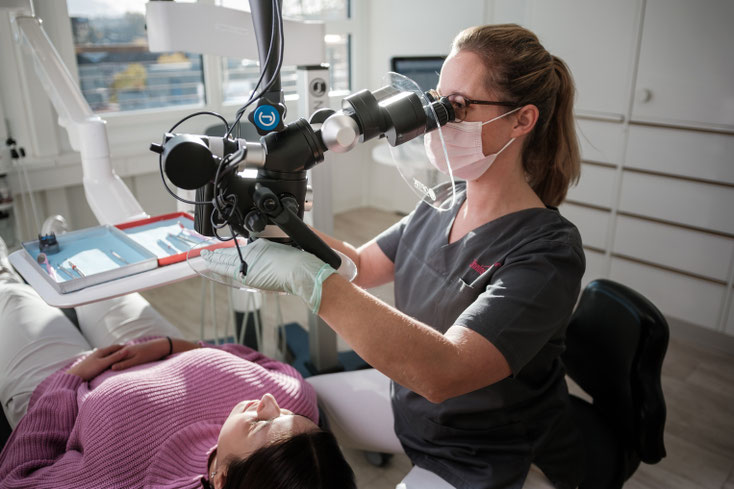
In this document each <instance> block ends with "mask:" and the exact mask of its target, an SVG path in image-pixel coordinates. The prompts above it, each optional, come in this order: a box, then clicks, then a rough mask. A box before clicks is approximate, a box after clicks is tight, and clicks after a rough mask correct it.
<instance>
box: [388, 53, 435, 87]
mask: <svg viewBox="0 0 734 489" xmlns="http://www.w3.org/2000/svg"><path fill="white" fill-rule="evenodd" d="M444 59H446V57H445V56H396V57H394V58H392V60H391V67H392V71H394V72H395V73H400V74H401V75H405V76H407V77H408V78H410V79H411V80H413V81H414V82H416V83H417V84H418V86H419V87H421V90H423V91H424V92H425V91H426V90H430V89H431V88H436V85H438V74H439V73H440V72H441V66H443V61H444Z"/></svg>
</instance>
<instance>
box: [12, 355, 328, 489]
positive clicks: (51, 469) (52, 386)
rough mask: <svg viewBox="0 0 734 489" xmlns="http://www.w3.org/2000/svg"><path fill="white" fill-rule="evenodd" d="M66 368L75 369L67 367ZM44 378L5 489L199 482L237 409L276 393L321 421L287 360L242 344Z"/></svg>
mask: <svg viewBox="0 0 734 489" xmlns="http://www.w3.org/2000/svg"><path fill="white" fill-rule="evenodd" d="M67 368H68V367H67ZM65 370H66V368H64V369H61V370H59V371H58V372H56V373H55V374H53V375H51V376H49V377H48V378H47V379H46V380H44V381H43V382H42V383H41V384H40V385H39V386H38V387H37V388H36V390H35V391H34V393H33V396H32V398H31V401H30V406H29V408H28V413H27V414H26V415H25V416H24V417H23V418H22V419H21V421H20V423H19V424H18V426H17V427H16V429H15V431H13V434H12V435H11V437H10V439H9V440H8V443H7V444H6V446H5V448H4V450H3V451H2V453H0V488H3V489H4V488H17V487H27V488H53V489H63V488H70V489H71V488H74V489H83V488H94V489H103V488H133V487H142V488H196V487H201V478H202V476H203V475H204V474H205V473H206V471H207V458H208V455H209V454H210V453H211V451H212V450H213V449H214V447H215V445H216V443H217V437H218V436H219V429H220V427H221V425H222V423H223V422H224V420H225V419H226V417H227V415H229V413H230V411H231V410H232V407H234V405H235V404H237V403H238V402H240V401H242V400H246V399H259V398H260V397H261V396H262V395H263V394H265V393H267V392H270V393H272V394H273V395H274V396H275V398H276V399H277V400H278V403H279V404H280V405H281V407H283V408H286V409H290V410H291V411H293V412H295V413H298V414H302V415H304V416H307V417H309V418H311V419H312V420H314V421H317V416H318V411H317V408H316V395H315V393H314V391H313V389H312V387H311V386H310V385H309V384H308V383H306V382H304V381H303V379H302V378H301V376H300V375H299V374H298V372H296V370H295V369H293V368H292V367H290V366H289V365H285V364H282V363H280V362H277V361H275V360H271V359H269V358H267V357H265V356H263V355H261V354H259V353H258V352H256V351H253V350H250V349H249V348H246V347H243V346H238V345H224V346H221V347H210V348H200V349H196V350H191V351H187V352H183V353H178V354H175V355H172V356H171V357H168V358H167V359H165V360H161V361H158V362H152V363H147V364H145V365H140V366H138V367H134V368H131V369H128V370H123V371H121V372H112V371H109V370H108V371H106V372H104V373H103V374H101V375H99V376H98V377H96V378H94V379H93V380H92V381H90V382H84V381H83V380H82V379H81V378H79V377H77V376H75V375H70V374H67V373H65Z"/></svg>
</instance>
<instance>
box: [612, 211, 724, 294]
mask: <svg viewBox="0 0 734 489" xmlns="http://www.w3.org/2000/svg"><path fill="white" fill-rule="evenodd" d="M612 252H613V253H614V254H615V255H622V256H628V257H634V258H636V259H639V260H644V261H646V262H648V263H653V264H657V265H660V266H662V267H667V268H671V269H674V270H680V271H681V272H684V273H690V274H695V275H698V276H701V277H705V278H710V279H712V280H718V281H721V282H723V283H726V281H727V279H728V278H729V266H728V261H727V260H726V258H727V257H731V256H734V239H732V238H726V237H724V236H719V235H716V234H710V233H701V232H698V231H693V230H691V229H686V228H682V227H679V226H670V225H667V224H661V223H658V222H652V221H648V220H645V219H639V218H635V217H628V216H618V217H617V222H616V231H615V234H614V244H613V247H612Z"/></svg>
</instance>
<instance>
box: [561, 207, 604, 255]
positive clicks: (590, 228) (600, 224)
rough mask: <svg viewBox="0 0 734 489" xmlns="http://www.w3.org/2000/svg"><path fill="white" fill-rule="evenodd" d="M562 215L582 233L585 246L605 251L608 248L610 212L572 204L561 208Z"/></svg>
mask: <svg viewBox="0 0 734 489" xmlns="http://www.w3.org/2000/svg"><path fill="white" fill-rule="evenodd" d="M559 210H560V211H561V214H562V215H563V216H564V217H565V218H566V219H568V220H569V221H571V222H572V223H574V224H575V225H576V227H577V228H578V229H579V233H581V241H582V242H583V243H584V246H590V247H593V248H596V249H601V250H603V249H604V248H605V247H606V246H607V232H608V231H609V219H610V217H611V214H610V213H609V212H608V211H603V210H599V209H593V208H590V207H585V206H581V205H576V204H572V203H569V202H567V203H565V204H563V205H561V206H560V208H559Z"/></svg>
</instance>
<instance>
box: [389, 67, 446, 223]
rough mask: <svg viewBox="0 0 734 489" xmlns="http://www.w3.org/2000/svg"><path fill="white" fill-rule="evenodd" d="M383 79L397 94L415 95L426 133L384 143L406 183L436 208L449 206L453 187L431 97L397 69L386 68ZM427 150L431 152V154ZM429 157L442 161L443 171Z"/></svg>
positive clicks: (397, 95)
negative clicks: (392, 143)
mask: <svg viewBox="0 0 734 489" xmlns="http://www.w3.org/2000/svg"><path fill="white" fill-rule="evenodd" d="M383 82H384V83H383V84H384V85H388V86H390V87H392V88H394V89H395V90H396V95H395V96H396V97H399V96H405V94H406V92H407V93H412V94H415V95H416V96H418V97H419V99H420V102H421V105H422V107H423V111H424V112H425V115H426V124H425V128H426V130H425V133H423V134H420V135H418V136H417V137H414V138H413V139H411V140H409V141H407V142H405V143H402V144H400V145H397V146H392V145H389V144H388V143H387V141H385V143H383V144H386V145H388V148H389V150H390V156H391V158H392V161H393V163H394V165H395V167H396V168H397V170H398V172H399V173H400V176H401V177H402V178H403V180H405V183H407V184H408V187H409V188H410V189H411V190H412V191H413V193H415V194H416V195H417V196H418V198H420V199H421V200H422V201H423V202H425V203H426V204H428V205H430V206H431V207H433V208H434V209H436V210H438V211H447V210H449V209H451V208H452V207H453V205H454V203H455V202H456V195H455V194H456V187H455V183H454V177H453V173H452V171H451V165H450V164H449V158H448V154H447V152H446V144H445V143H444V138H443V134H442V131H441V126H440V124H439V120H440V119H439V116H438V115H437V114H436V111H435V110H434V107H433V105H432V103H433V102H434V100H432V99H430V98H429V97H428V96H427V95H426V94H425V93H424V92H423V91H422V90H421V88H420V87H419V86H418V84H417V83H416V82H414V81H413V80H411V79H410V78H407V77H405V76H403V75H401V74H399V73H393V72H389V73H388V74H387V75H386V76H385V78H384V79H383ZM381 103H382V102H381ZM386 103H387V102H386ZM429 151H430V152H431V153H433V154H431V155H430V156H429ZM436 153H437V154H436ZM431 158H433V161H434V162H437V161H438V162H441V163H443V164H441V168H442V169H444V171H443V172H442V171H439V170H438V167H437V166H436V165H435V164H434V163H432V162H431V161H432V160H431Z"/></svg>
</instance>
